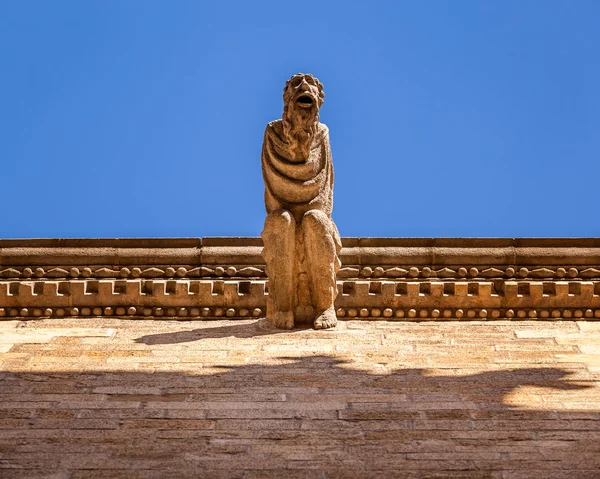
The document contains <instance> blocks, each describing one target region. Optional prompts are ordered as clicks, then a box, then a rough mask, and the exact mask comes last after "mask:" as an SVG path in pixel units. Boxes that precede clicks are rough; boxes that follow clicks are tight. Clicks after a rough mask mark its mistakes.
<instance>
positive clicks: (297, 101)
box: [262, 73, 342, 329]
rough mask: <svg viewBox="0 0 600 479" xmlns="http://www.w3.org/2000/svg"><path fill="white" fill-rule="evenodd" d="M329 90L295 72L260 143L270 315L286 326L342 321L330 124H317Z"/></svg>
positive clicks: (276, 323) (317, 325)
mask: <svg viewBox="0 0 600 479" xmlns="http://www.w3.org/2000/svg"><path fill="white" fill-rule="evenodd" d="M324 96H325V94H324V93H323V85H322V84H321V83H320V82H319V80H317V79H316V78H314V77H313V76H312V75H309V74H302V73H299V74H297V75H294V76H293V77H292V78H290V79H289V80H288V81H287V83H286V85H285V88H284V90H283V102H284V109H283V118H282V119H281V120H276V121H273V122H271V123H269V124H268V125H267V128H266V131H265V138H264V141H263V149H262V171H263V178H264V181H265V206H266V209H267V218H266V220H265V226H264V230H263V232H262V238H263V242H264V249H263V253H262V255H263V257H264V259H265V262H266V265H267V275H268V277H269V296H268V300H267V319H268V320H270V321H271V322H272V323H273V324H274V326H276V327H278V328H282V329H292V328H293V327H294V324H295V323H313V324H314V327H315V328H317V329H324V328H331V327H334V326H335V325H336V324H337V318H336V314H335V308H334V301H335V297H336V296H337V287H336V273H337V271H338V269H339V267H340V261H339V257H338V255H339V252H340V249H341V247H342V245H341V241H340V235H339V233H338V230H337V227H336V225H335V223H334V222H333V220H332V219H331V210H332V208H333V164H332V160H331V148H330V146H329V130H328V129H327V126H325V125H324V124H322V123H319V108H320V107H321V105H322V104H323V97H324Z"/></svg>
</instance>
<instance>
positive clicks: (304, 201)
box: [262, 120, 342, 268]
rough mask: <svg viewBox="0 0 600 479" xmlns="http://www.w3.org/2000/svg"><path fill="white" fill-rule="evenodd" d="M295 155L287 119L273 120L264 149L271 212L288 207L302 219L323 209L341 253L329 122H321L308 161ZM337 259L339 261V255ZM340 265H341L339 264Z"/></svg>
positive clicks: (263, 159)
mask: <svg viewBox="0 0 600 479" xmlns="http://www.w3.org/2000/svg"><path fill="white" fill-rule="evenodd" d="M292 157H293V156H292V154H291V153H290V145H289V144H288V142H287V141H286V139H285V137H284V135H283V121H282V120H276V121H272V122H271V123H269V124H268V125H267V128H266V130H265V138H264V141H263V150H262V172H263V178H264V181H265V206H266V208H267V213H272V212H273V211H276V210H281V209H283V210H287V211H289V212H290V213H292V215H293V216H294V218H295V220H296V222H297V223H300V222H301V221H302V216H303V215H304V214H305V213H306V212H307V211H310V210H319V211H322V212H323V213H325V214H326V215H327V216H328V217H329V219H330V221H329V225H328V231H329V234H330V235H331V236H332V238H333V241H334V243H335V247H336V248H335V249H336V255H337V254H338V253H339V252H340V250H341V249H342V242H341V239H340V234H339V232H338V229H337V227H336V225H335V223H334V222H333V220H331V211H332V209H333V162H332V159H331V147H330V145H329V129H328V128H327V126H326V125H324V124H323V123H319V124H318V128H317V131H316V132H315V134H314V136H313V138H312V142H311V148H310V155H309V157H308V159H307V160H306V161H301V162H298V161H294V160H293V159H292ZM336 263H339V259H337V258H336ZM336 266H337V268H339V264H337V265H336Z"/></svg>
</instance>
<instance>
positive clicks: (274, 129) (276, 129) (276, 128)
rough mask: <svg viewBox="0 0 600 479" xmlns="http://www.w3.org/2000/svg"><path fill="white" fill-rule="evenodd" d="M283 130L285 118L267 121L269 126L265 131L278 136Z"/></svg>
mask: <svg viewBox="0 0 600 479" xmlns="http://www.w3.org/2000/svg"><path fill="white" fill-rule="evenodd" d="M282 131H283V120H281V119H279V120H273V121H271V122H269V123H267V127H266V128H265V133H275V134H277V136H281V133H282Z"/></svg>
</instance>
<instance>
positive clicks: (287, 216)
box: [265, 209, 294, 231]
mask: <svg viewBox="0 0 600 479" xmlns="http://www.w3.org/2000/svg"><path fill="white" fill-rule="evenodd" d="M293 225H294V217H293V216H292V214H291V213H290V212H289V211H287V210H283V209H280V210H275V211H273V212H271V213H269V215H268V216H267V219H266V220H265V230H267V229H268V230H275V231H281V230H287V229H289V228H290V227H291V226H293Z"/></svg>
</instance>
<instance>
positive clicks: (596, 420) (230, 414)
mask: <svg viewBox="0 0 600 479" xmlns="http://www.w3.org/2000/svg"><path fill="white" fill-rule="evenodd" d="M221 329H222V330H223V332H222V334H228V333H229V332H231V331H230V328H221ZM226 330H227V331H226ZM234 331H237V333H236V334H250V333H248V332H246V333H244V331H246V330H245V329H244V328H243V327H241V326H240V327H238V329H234ZM191 333H194V332H191ZM194 334H195V333H194ZM155 336H156V335H155ZM155 336H153V337H155ZM190 337H191V338H194V337H196V336H190ZM196 338H197V337H196ZM176 339H177V338H175V339H174V338H170V339H169V342H176V341H175V340H176ZM160 340H161V339H160V338H158V341H160ZM177 340H180V341H185V340H188V339H186V337H181V338H179V339H177ZM192 340H193V339H192ZM153 344H161V343H160V342H159V343H153ZM274 359H275V360H276V361H277V364H272V363H271V364H246V365H242V366H238V367H235V366H234V367H232V366H228V367H218V366H214V365H213V366H209V367H208V369H207V372H206V373H205V374H184V373H181V372H177V373H174V372H173V373H171V372H119V371H112V372H102V371H95V372H83V373H71V372H53V373H40V372H27V373H16V372H3V373H0V394H1V397H2V401H3V402H2V403H1V406H0V414H1V416H0V417H1V418H2V421H0V423H1V424H2V425H1V427H2V429H3V431H2V434H0V451H2V454H1V456H0V475H2V469H3V470H4V472H8V471H9V470H10V474H9V475H7V476H6V477H12V478H18V477H46V476H44V474H48V473H54V474H57V473H59V472H62V473H64V477H150V471H153V472H152V477H200V476H201V475H203V474H204V476H203V477H240V478H242V477H244V478H246V477H281V476H282V475H285V477H288V478H289V477H294V478H295V477H309V478H311V477H319V478H322V477H328V478H329V477H340V478H342V477H348V478H350V477H353V478H355V477H398V474H402V477H415V478H416V477H434V476H435V477H456V476H458V477H513V475H502V474H501V473H499V472H498V471H512V472H513V473H515V474H514V475H515V477H521V476H518V473H519V472H523V471H527V473H528V474H530V475H529V476H527V475H526V474H525V475H523V476H522V477H541V474H542V471H545V472H544V473H543V476H544V477H565V478H566V477H567V476H568V477H594V476H593V471H596V472H597V471H598V468H600V441H599V439H600V412H599V411H591V410H587V411H564V410H562V411H555V410H551V409H548V408H547V405H546V407H540V408H539V409H521V408H519V407H515V406H513V405H511V404H509V403H508V395H509V394H511V393H512V392H514V391H515V390H516V389H517V388H521V387H524V386H531V387H534V388H544V390H545V391H546V392H547V394H548V395H549V396H552V395H556V394H559V392H560V394H569V393H570V392H575V391H581V390H583V389H585V388H587V387H589V386H588V385H586V384H584V383H582V382H579V381H573V380H571V379H570V372H569V371H568V370H566V369H560V368H526V369H514V370H504V371H489V372H483V373H478V374H470V375H464V376H452V375H445V374H439V370H437V371H438V374H434V373H433V371H427V370H424V369H397V370H393V371H392V372H391V373H382V374H374V373H373V372H369V371H363V370H358V369H355V368H353V365H352V363H349V362H345V361H342V360H340V359H338V358H335V357H331V356H324V355H316V356H310V357H296V358H271V359H270V361H271V362H272V361H273V360H274ZM538 404H539V403H538ZM535 405H536V403H532V406H533V407H535ZM91 470H95V471H91ZM565 470H571V471H575V473H574V474H571V475H570V476H569V475H568V474H567V475H563V476H560V475H553V473H554V472H556V471H559V472H560V471H562V472H565ZM174 471H176V473H175V472H174ZM467 471H471V473H467ZM494 471H496V472H498V474H496V475H494V474H495V472H494ZM585 471H588V473H587V474H588V475H586V476H583V474H584V472H585ZM92 472H94V474H95V475H94V474H92ZM284 472H285V474H284ZM577 472H579V473H581V474H582V475H581V476H578V475H577ZM102 473H103V474H104V476H103V475H102ZM170 474H174V475H170ZM436 474H437V475H436ZM590 474H591V475H590ZM52 477H63V476H60V475H58V476H52Z"/></svg>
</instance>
